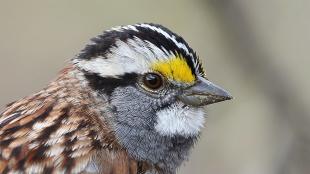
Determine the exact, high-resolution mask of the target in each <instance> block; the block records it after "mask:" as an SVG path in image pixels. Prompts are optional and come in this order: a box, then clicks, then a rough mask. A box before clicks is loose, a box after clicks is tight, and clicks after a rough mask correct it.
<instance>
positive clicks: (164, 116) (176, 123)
mask: <svg viewBox="0 0 310 174" xmlns="http://www.w3.org/2000/svg"><path fill="white" fill-rule="evenodd" d="M182 106H183V104H182V103H176V104H172V105H171V106H170V107H168V108H165V109H163V110H160V111H158V112H157V113H156V115H157V123H156V125H155V129H156V131H157V132H159V133H160V134H161V135H165V136H175V135H182V136H195V135H198V134H199V132H200V130H201V129H202V128H203V125H204V122H205V118H204V114H205V112H204V110H203V109H202V108H193V107H190V106H186V107H184V108H183V107H182Z"/></svg>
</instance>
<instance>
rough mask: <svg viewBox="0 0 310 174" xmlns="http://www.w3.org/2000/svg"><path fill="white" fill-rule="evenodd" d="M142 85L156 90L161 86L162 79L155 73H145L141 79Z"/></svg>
mask: <svg viewBox="0 0 310 174" xmlns="http://www.w3.org/2000/svg"><path fill="white" fill-rule="evenodd" d="M143 83H144V85H145V86H146V87H148V88H150V89H153V90H156V89H159V88H161V87H162V86H163V78H162V76H161V75H159V74H156V73H147V74H145V75H144V77H143Z"/></svg>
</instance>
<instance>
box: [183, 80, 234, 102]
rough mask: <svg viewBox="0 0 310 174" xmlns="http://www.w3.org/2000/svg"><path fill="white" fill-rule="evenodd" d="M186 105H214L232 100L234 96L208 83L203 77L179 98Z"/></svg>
mask: <svg viewBox="0 0 310 174" xmlns="http://www.w3.org/2000/svg"><path fill="white" fill-rule="evenodd" d="M178 98H179V100H181V101H182V102H183V103H184V104H186V105H191V106H204V105H209V104H212V103H217V102H221V101H224V100H230V99H232V96H231V95H230V94H229V93H228V92H227V91H226V90H224V89H222V88H221V87H219V86H217V85H215V84H214V83H212V82H210V81H208V80H207V79H205V78H203V77H198V81H197V82H196V83H195V84H194V86H191V87H190V88H188V89H186V90H184V92H183V93H182V94H181V95H180V96H178Z"/></svg>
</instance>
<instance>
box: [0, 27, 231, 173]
mask: <svg viewBox="0 0 310 174" xmlns="http://www.w3.org/2000/svg"><path fill="white" fill-rule="evenodd" d="M161 45H162V46H161ZM204 76H205V75H204V72H203V70H202V67H201V64H200V63H199V60H198V58H197V57H196V54H195V53H194V52H193V50H192V49H191V48H190V47H189V46H188V45H187V43H186V42H185V41H184V40H183V39H182V38H181V37H179V36H177V35H176V34H174V33H172V32H171V31H170V30H168V29H166V28H164V27H162V26H160V25H155V24H136V25H129V26H124V27H118V28H114V29H112V30H108V31H107V32H105V33H104V34H103V35H100V36H98V37H96V38H94V39H93V40H92V43H91V44H89V45H88V46H86V48H85V49H84V50H83V51H82V52H81V53H80V54H79V55H78V56H77V57H76V58H75V59H73V60H72V62H71V63H69V65H68V66H67V67H66V68H65V69H64V70H62V71H61V72H60V74H59V76H58V78H57V79H56V80H54V81H52V82H51V83H50V84H49V85H48V86H47V87H46V88H45V89H43V90H41V91H39V92H38V93H35V94H33V95H30V96H28V97H25V98H23V99H21V100H18V101H16V102H13V103H11V104H9V105H8V106H7V107H6V108H5V110H4V111H3V112H2V113H1V115H0V173H102V174H143V173H147V174H155V173H160V174H165V173H167V174H172V173H175V170H176V168H177V167H178V166H179V165H180V164H181V162H182V161H183V160H184V159H186V157H187V155H188V151H189V149H190V148H191V147H192V145H193V144H194V142H195V141H196V139H197V137H198V135H199V131H200V129H201V127H202V125H203V122H204V119H203V111H202V108H201V106H203V105H207V104H210V103H215V102H219V101H223V100H227V99H230V96H229V95H228V93H226V92H225V91H224V90H222V89H221V88H219V87H218V86H215V85H214V84H212V83H211V82H209V81H207V80H206V79H205V77H204ZM158 78H161V79H160V80H159V81H158ZM156 80H157V81H156ZM145 82H146V84H144V83H145ZM158 83H159V85H160V86H158ZM148 88H152V89H148Z"/></svg>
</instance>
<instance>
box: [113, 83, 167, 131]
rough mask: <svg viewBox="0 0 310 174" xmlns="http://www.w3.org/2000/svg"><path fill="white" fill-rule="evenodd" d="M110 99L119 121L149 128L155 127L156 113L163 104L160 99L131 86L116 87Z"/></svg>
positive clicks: (116, 119) (132, 125)
mask: <svg viewBox="0 0 310 174" xmlns="http://www.w3.org/2000/svg"><path fill="white" fill-rule="evenodd" d="M110 101H111V104H112V106H113V107H114V108H115V111H114V114H115V115H114V116H115V121H116V122H117V123H123V124H127V125H129V126H130V127H136V126H139V127H145V128H147V129H151V128H152V127H154V122H155V121H156V118H155V117H156V115H155V113H156V110H158V109H159V107H160V105H161V103H160V100H159V99H155V98H152V97H150V96H148V95H146V94H144V93H142V92H141V91H139V90H137V89H136V88H134V87H131V86H128V87H123V88H121V87H120V88H116V89H115V90H114V92H113V93H112V95H111V99H110Z"/></svg>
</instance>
